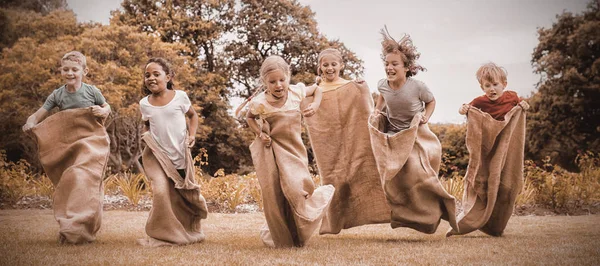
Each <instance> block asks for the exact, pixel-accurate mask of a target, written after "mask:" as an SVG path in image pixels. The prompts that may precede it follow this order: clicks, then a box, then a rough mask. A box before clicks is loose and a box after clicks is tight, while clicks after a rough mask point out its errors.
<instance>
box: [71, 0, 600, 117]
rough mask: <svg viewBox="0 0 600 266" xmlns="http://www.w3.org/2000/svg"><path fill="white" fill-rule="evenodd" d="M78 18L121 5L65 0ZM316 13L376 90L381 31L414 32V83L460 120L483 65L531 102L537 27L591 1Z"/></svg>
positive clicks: (314, 5)
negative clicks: (418, 69) (499, 69)
mask: <svg viewBox="0 0 600 266" xmlns="http://www.w3.org/2000/svg"><path fill="white" fill-rule="evenodd" d="M67 2H68V4H69V6H70V7H71V8H72V9H73V11H74V12H75V13H76V14H77V19H78V20H79V21H81V22H83V21H97V22H101V23H103V24H108V20H109V17H110V11H111V10H114V9H117V8H119V7H120V6H119V5H120V2H121V1H120V0H101V1H91V0H90V1H88V0H67ZM300 3H302V4H305V5H309V6H310V8H311V9H312V10H313V11H314V12H315V13H316V20H317V22H318V26H319V30H320V31H321V33H323V34H325V35H326V36H327V37H328V38H330V39H339V40H340V41H342V42H343V43H344V44H345V45H346V46H347V47H348V48H350V49H351V50H352V51H354V52H355V53H356V54H357V55H358V57H359V58H361V59H362V60H363V61H364V67H365V73H364V79H365V80H366V81H367V83H368V84H369V87H370V88H371V90H372V91H376V90H377V88H376V86H377V81H378V80H379V79H382V78H385V72H384V69H383V64H382V62H381V57H380V54H381V52H380V41H381V35H380V34H379V30H380V29H381V28H383V25H387V27H388V30H389V31H390V33H391V34H392V36H394V37H399V36H401V35H402V33H408V34H410V36H411V37H412V39H413V43H414V44H415V46H417V49H418V51H419V52H420V53H421V58H420V60H419V63H420V64H421V65H422V66H424V67H425V68H427V72H423V73H419V74H417V75H416V76H415V77H414V78H415V79H419V80H421V81H423V82H425V83H426V84H427V85H428V86H429V88H430V89H431V90H432V92H433V94H434V96H435V98H436V100H437V106H436V109H435V112H434V113H433V116H432V117H431V119H430V121H431V122H447V123H461V122H464V117H463V116H461V115H459V114H458V108H459V107H460V105H461V104H462V103H466V102H469V101H471V100H472V99H473V98H475V97H477V96H479V95H481V94H482V91H481V89H480V88H479V83H478V82H477V80H476V78H475V72H476V71H477V68H478V67H479V66H480V65H482V64H484V63H486V62H489V61H492V62H495V63H497V64H499V65H501V66H504V67H505V68H506V69H507V71H508V87H507V89H509V90H514V91H516V92H517V93H518V94H519V95H520V96H524V97H527V96H529V95H530V94H531V93H532V92H534V90H535V84H536V83H537V81H538V80H539V76H538V75H536V74H534V73H533V72H532V67H531V63H530V61H531V53H532V52H533V49H534V48H535V46H536V45H537V43H538V40H537V28H539V27H545V28H548V27H551V26H552V23H553V22H555V21H556V15H557V14H560V13H562V12H563V10H566V11H569V12H573V13H580V12H581V11H583V10H584V9H585V7H586V5H587V3H588V1H586V0H562V1H561V0H422V1H417V0H412V1H405V0H392V1H389V0H344V1H339V0H301V1H300Z"/></svg>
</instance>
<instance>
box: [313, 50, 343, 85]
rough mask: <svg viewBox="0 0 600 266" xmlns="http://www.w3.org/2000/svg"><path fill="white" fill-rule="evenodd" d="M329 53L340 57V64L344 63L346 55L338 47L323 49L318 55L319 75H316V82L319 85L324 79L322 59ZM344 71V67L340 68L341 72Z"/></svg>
mask: <svg viewBox="0 0 600 266" xmlns="http://www.w3.org/2000/svg"><path fill="white" fill-rule="evenodd" d="M328 55H331V56H334V57H336V58H337V59H339V61H340V64H342V65H344V57H343V56H342V53H341V52H340V51H339V50H338V49H335V48H327V49H325V50H323V51H321V52H320V53H319V57H317V76H316V77H315V83H317V85H319V84H320V83H321V81H323V78H321V74H323V73H321V60H323V57H325V56H328ZM342 71H343V69H342V70H340V72H342Z"/></svg>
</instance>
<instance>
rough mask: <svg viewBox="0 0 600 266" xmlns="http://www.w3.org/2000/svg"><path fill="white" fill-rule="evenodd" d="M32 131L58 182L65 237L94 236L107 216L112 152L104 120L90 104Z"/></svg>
mask: <svg viewBox="0 0 600 266" xmlns="http://www.w3.org/2000/svg"><path fill="white" fill-rule="evenodd" d="M31 132H32V133H33V135H34V136H35V138H36V140H37V144H38V152H39V157H40V162H41V164H42V166H43V168H44V171H45V172H46V175H48V177H49V178H50V180H51V181H52V184H54V187H55V190H54V195H53V208H54V217H55V218H56V221H58V224H59V227H60V229H59V241H60V242H67V243H73V244H79V243H86V242H91V241H94V240H95V239H96V232H98V230H99V229H100V224H101V220H102V202H103V198H104V194H103V191H104V190H103V185H102V178H103V177H104V171H105V168H106V162H107V160H108V156H109V154H110V146H109V142H110V140H109V137H108V134H107V133H106V129H105V128H104V126H103V121H101V120H100V119H99V118H96V117H95V116H94V115H93V114H92V111H91V109H90V108H79V109H70V110H65V111H61V112H58V113H56V114H54V115H51V116H50V117H48V118H46V119H45V120H44V121H42V122H41V123H39V124H38V125H36V126H35V127H34V128H33V129H32V131H31Z"/></svg>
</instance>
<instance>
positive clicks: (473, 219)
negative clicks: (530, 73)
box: [446, 63, 529, 236]
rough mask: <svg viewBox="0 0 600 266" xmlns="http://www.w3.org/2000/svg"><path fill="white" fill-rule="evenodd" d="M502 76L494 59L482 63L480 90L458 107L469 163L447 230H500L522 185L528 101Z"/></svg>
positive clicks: (497, 233)
mask: <svg viewBox="0 0 600 266" xmlns="http://www.w3.org/2000/svg"><path fill="white" fill-rule="evenodd" d="M506 76H507V74H506V70H504V69H503V68H502V67H499V66H498V65H496V64H494V63H488V64H485V65H483V66H481V67H480V68H479V70H477V80H478V81H479V84H480V85H481V89H482V90H483V91H484V93H485V95H483V96H480V97H477V98H475V99H474V100H473V101H471V103H470V104H463V105H462V106H461V107H460V109H459V110H458V112H459V113H460V114H463V115H464V114H468V116H467V134H466V137H465V142H466V145H467V149H468V150H469V166H468V167H467V172H466V173H465V178H464V180H465V185H464V187H465V190H464V193H463V200H462V207H463V212H462V213H461V214H460V215H459V216H458V227H459V228H460V231H458V230H454V229H451V230H449V231H448V232H447V233H446V236H452V235H462V234H467V233H470V232H472V231H475V230H481V231H482V232H484V233H486V234H489V235H492V236H501V235H502V234H503V233H504V229H505V228H506V225H507V224H508V220H509V219H510V217H511V216H512V213H513V209H514V205H515V201H516V198H517V196H518V195H519V193H520V192H521V188H522V187H523V156H524V151H525V141H524V140H525V112H524V110H526V109H528V108H529V104H527V102H525V101H521V100H520V99H519V97H518V96H517V94H516V93H515V92H513V91H505V90H504V89H505V88H506V84H507V82H506ZM517 105H518V106H520V107H521V108H518V107H516V106H517ZM471 107H475V108H471Z"/></svg>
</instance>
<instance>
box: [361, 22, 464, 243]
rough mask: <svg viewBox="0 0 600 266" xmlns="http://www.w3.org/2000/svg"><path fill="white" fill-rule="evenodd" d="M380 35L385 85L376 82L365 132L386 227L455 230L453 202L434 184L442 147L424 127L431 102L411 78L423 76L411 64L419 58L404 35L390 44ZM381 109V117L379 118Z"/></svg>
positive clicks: (424, 89) (427, 92)
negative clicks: (387, 215)
mask: <svg viewBox="0 0 600 266" xmlns="http://www.w3.org/2000/svg"><path fill="white" fill-rule="evenodd" d="M381 33H382V35H383V42H382V43H381V45H382V50H383V57H382V59H383V60H384V62H385V70H386V74H387V79H383V80H381V81H380V82H379V86H378V89H379V92H380V93H381V94H380V95H379V98H378V99H377V106H376V107H375V108H376V111H375V114H374V115H373V116H371V118H370V119H369V130H370V137H371V145H372V149H373V154H374V156H375V161H376V163H377V168H378V170H379V174H380V179H381V182H382V186H383V191H384V192H385V196H386V198H387V201H388V203H389V205H390V207H391V226H392V228H396V227H410V228H413V229H415V230H418V231H420V232H423V233H428V234H432V233H434V232H435V231H436V230H437V227H438V225H439V224H440V220H441V219H445V220H448V221H449V222H450V226H451V227H452V228H456V221H455V218H456V217H455V209H456V206H455V199H454V197H452V196H451V195H450V194H448V192H446V190H444V188H443V187H442V185H441V183H440V181H439V179H438V171H439V167H440V162H441V156H442V147H441V144H440V141H439V140H438V139H437V137H436V135H435V134H433V132H431V130H430V129H429V127H428V126H427V121H428V120H429V118H430V117H431V114H432V113H433V110H434V108H435V99H434V97H433V95H432V93H431V91H430V90H429V88H427V86H426V85H425V84H424V83H423V82H420V81H417V80H414V79H412V78H411V77H412V76H414V75H415V74H416V73H417V72H418V71H419V70H424V68H423V67H421V66H420V65H418V64H417V63H416V60H417V59H418V58H419V55H420V54H419V53H418V52H417V50H416V48H415V47H414V46H413V44H412V41H411V39H410V37H409V36H408V35H405V36H404V37H402V38H401V39H400V41H399V42H396V40H394V39H393V38H392V37H391V36H390V35H389V33H388V32H387V28H386V29H385V30H382V32H381ZM384 104H385V107H386V112H385V116H387V117H385V116H384V114H383V113H380V111H381V110H382V108H383V106H384Z"/></svg>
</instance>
